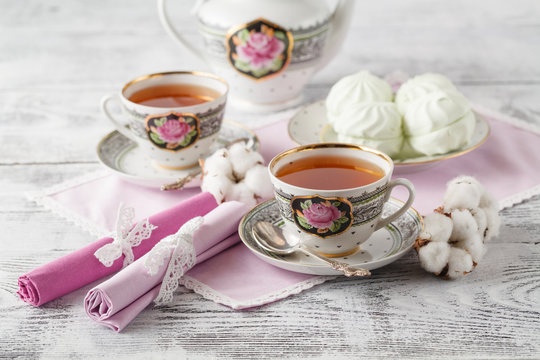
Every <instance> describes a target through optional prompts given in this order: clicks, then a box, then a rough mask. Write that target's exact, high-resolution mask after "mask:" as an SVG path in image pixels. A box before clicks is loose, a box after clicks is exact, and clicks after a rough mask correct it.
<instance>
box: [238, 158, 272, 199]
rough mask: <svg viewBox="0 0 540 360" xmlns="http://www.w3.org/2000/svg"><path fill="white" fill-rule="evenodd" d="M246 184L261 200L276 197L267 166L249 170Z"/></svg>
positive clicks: (245, 180)
mask: <svg viewBox="0 0 540 360" xmlns="http://www.w3.org/2000/svg"><path fill="white" fill-rule="evenodd" d="M244 183H245V184H246V186H247V187H248V188H249V189H250V190H251V191H253V193H254V194H255V195H257V196H258V197H260V198H263V199H270V198H271V197H272V196H273V195H274V188H273V186H272V182H271V181H270V175H268V169H267V168H266V166H263V165H257V166H255V167H253V168H251V169H249V170H248V171H247V172H246V177H245V178H244Z"/></svg>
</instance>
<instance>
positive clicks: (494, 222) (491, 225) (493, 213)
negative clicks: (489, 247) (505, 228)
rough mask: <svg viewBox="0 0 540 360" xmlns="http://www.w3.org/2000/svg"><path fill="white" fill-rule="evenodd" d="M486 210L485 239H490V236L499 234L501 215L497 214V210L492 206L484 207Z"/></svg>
mask: <svg viewBox="0 0 540 360" xmlns="http://www.w3.org/2000/svg"><path fill="white" fill-rule="evenodd" d="M484 211H485V212H486V220H487V226H486V235H485V240H486V241H487V240H490V239H491V238H494V237H496V236H497V235H499V230H500V228H501V217H500V216H499V210H494V209H492V208H485V209H484Z"/></svg>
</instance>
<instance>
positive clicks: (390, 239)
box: [238, 198, 423, 275]
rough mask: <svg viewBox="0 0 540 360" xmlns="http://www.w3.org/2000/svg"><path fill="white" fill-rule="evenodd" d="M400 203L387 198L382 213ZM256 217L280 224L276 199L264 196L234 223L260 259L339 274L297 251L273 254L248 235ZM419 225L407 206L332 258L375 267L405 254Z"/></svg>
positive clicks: (284, 266) (298, 269) (308, 271)
mask: <svg viewBox="0 0 540 360" xmlns="http://www.w3.org/2000/svg"><path fill="white" fill-rule="evenodd" d="M402 205H403V203H402V202H401V201H399V200H396V199H393V198H392V199H390V200H389V201H388V202H387V203H385V204H384V208H383V216H386V214H388V213H393V212H394V211H396V210H397V209H399V208H400V207H401V206H402ZM258 221H267V222H270V223H272V224H274V225H276V226H279V227H282V226H283V225H284V222H283V219H282V218H281V215H280V213H279V209H278V205H277V203H276V200H268V201H266V202H264V203H262V204H259V205H257V206H256V207H255V208H253V209H252V210H251V211H250V212H249V213H247V214H246V216H244V218H243V219H242V221H241V222H240V225H239V227H238V233H239V235H240V238H241V239H242V241H243V242H244V244H245V245H246V246H247V247H248V248H249V250H251V251H252V252H253V253H254V254H255V255H256V256H257V257H259V258H260V259H262V260H263V261H265V262H267V263H269V264H271V265H274V266H277V267H279V268H282V269H285V270H290V271H294V272H299V273H304V274H313V275H342V273H340V272H339V271H336V270H334V269H332V268H331V267H329V266H328V265H327V264H325V263H323V262H322V261H320V260H317V259H315V258H314V257H313V256H309V255H304V254H302V253H299V252H298V253H293V254H291V255H276V254H273V253H270V252H268V251H266V250H264V249H262V248H261V247H259V246H258V245H257V243H256V242H255V239H254V238H253V235H252V229H253V225H254V224H255V223H257V222H258ZM422 227H423V223H422V217H421V216H420V215H419V214H418V212H417V211H416V210H414V209H413V208H410V209H409V210H408V211H407V212H406V213H405V214H403V215H402V216H400V217H399V218H398V219H397V220H395V221H393V222H392V223H390V224H389V225H388V226H386V227H385V228H382V229H379V230H377V231H376V232H374V233H373V234H372V235H371V237H370V238H369V239H368V240H366V241H365V242H364V243H363V244H362V245H361V247H360V248H359V249H358V251H357V252H355V253H354V254H352V255H347V256H344V257H338V258H335V259H336V260H339V261H343V262H346V263H348V264H350V265H354V266H356V267H362V268H364V269H368V270H373V269H378V268H380V267H382V266H385V265H388V264H390V263H392V262H394V261H396V260H397V259H399V258H400V257H402V256H403V255H405V253H406V252H407V251H409V250H410V249H411V248H412V247H413V245H414V242H415V240H416V238H417V237H418V235H419V234H420V231H422Z"/></svg>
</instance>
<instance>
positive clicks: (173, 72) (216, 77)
mask: <svg viewBox="0 0 540 360" xmlns="http://www.w3.org/2000/svg"><path fill="white" fill-rule="evenodd" d="M167 75H195V76H202V77H207V78H211V79H214V80H218V81H220V82H221V83H223V85H225V87H226V89H225V92H224V93H223V94H221V96H220V97H219V98H221V97H223V96H225V95H227V93H228V92H229V84H228V83H227V81H225V79H223V78H220V77H219V76H217V75H214V74H210V73H206V72H203V71H166V72H161V73H154V74H148V75H142V76H139V77H137V78H135V79H133V80H131V81H130V82H128V83H127V84H126V85H124V87H123V88H122V91H121V94H122V95H124V92H125V91H126V90H127V88H128V87H130V86H131V85H133V84H135V83H138V82H141V81H144V80H148V79H153V78H158V77H162V76H167ZM219 98H218V99H219ZM126 100H128V99H126ZM214 100H217V99H214ZM128 101H129V100H128ZM130 102H131V101H130Z"/></svg>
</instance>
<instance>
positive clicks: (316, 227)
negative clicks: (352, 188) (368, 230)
mask: <svg viewBox="0 0 540 360" xmlns="http://www.w3.org/2000/svg"><path fill="white" fill-rule="evenodd" d="M290 204H291V208H292V212H293V219H294V222H295V223H296V225H297V226H298V228H300V229H302V230H303V231H304V232H306V233H309V234H311V235H315V236H318V237H321V238H327V237H330V236H334V235H338V234H341V233H343V232H344V231H346V230H347V229H349V227H351V225H352V219H353V216H352V204H351V202H350V201H349V200H347V199H345V198H341V197H331V198H327V197H322V196H318V195H314V196H295V197H293V198H292V199H291V203H290Z"/></svg>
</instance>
